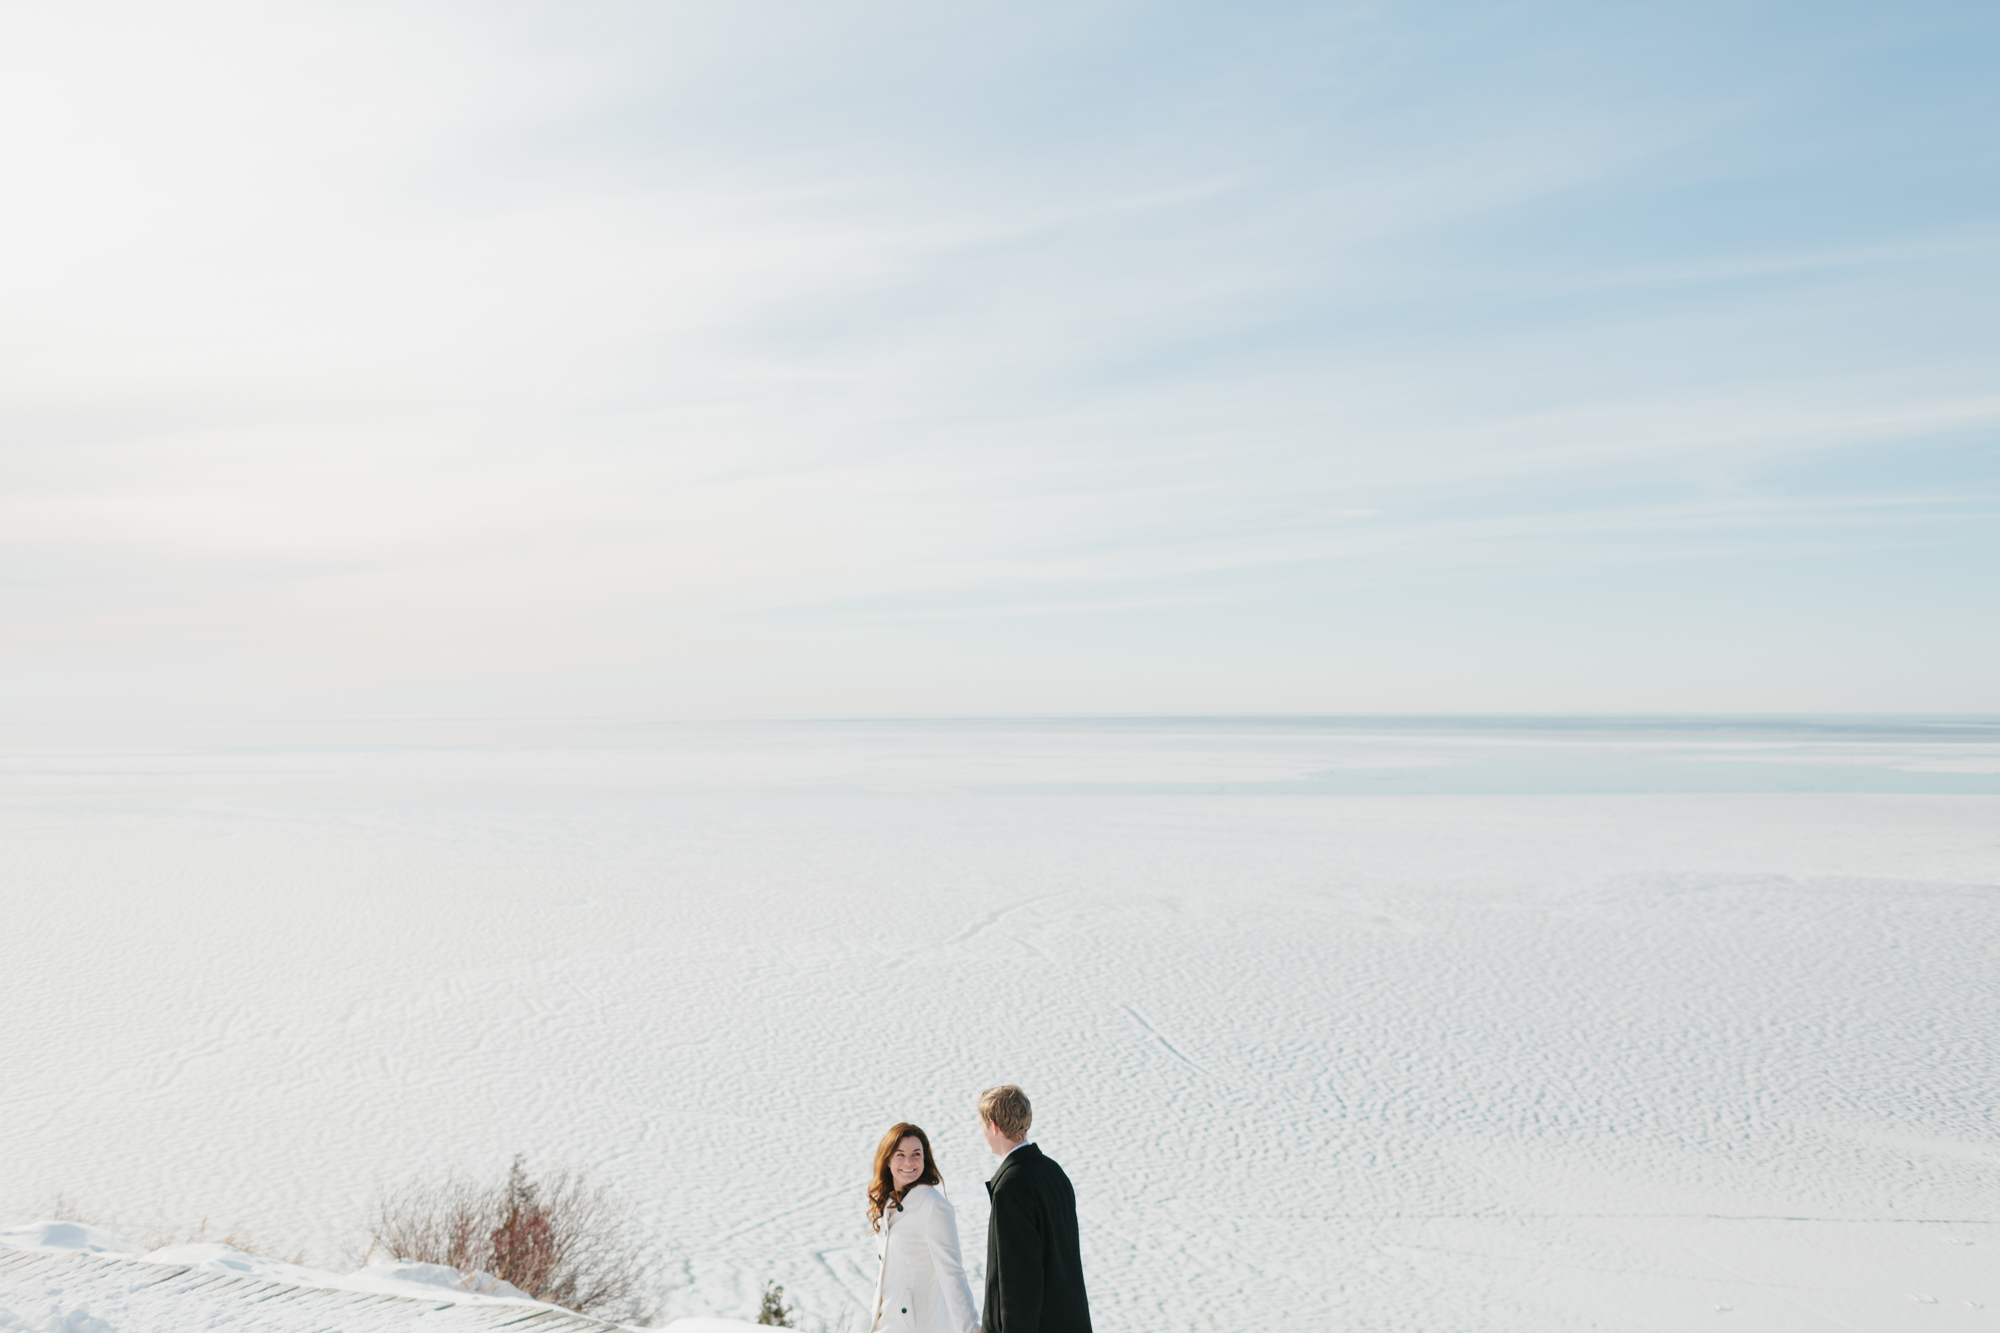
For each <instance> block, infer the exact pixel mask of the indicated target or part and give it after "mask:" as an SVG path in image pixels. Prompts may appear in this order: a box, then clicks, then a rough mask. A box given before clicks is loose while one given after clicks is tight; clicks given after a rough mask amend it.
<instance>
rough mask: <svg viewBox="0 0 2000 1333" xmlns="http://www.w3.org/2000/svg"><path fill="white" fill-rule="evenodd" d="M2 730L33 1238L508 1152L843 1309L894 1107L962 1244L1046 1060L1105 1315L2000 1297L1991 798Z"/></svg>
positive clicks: (1668, 1324)
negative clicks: (351, 749) (881, 1141)
mask: <svg viewBox="0 0 2000 1333" xmlns="http://www.w3.org/2000/svg"><path fill="white" fill-rule="evenodd" d="M746 762H747V761H746ZM10 763H11V766H10V768H9V770H8V773H7V775H6V778H5V783H6V785H5V789H4V790H5V793H6V798H7V799H6V803H5V805H4V808H0V833H3V834H4V840H0V884H4V895H5V898H4V906H5V910H6V920H7V957H8V968H7V973H8V979H9V983H10V984H9V988H8V993H9V996H10V1010H11V1012H10V1015H9V1020H8V1022H7V1023H6V1024H5V1025H4V1028H0V1068H4V1071H5V1077H4V1082H5V1108H6V1114H5V1116H4V1117H0V1161H4V1162H5V1163H7V1170H6V1172H5V1175H4V1179H0V1208H4V1209H5V1213H4V1214H0V1221H7V1220H12V1219H13V1218H25V1217H29V1216H35V1215H38V1214H39V1213H41V1212H42V1211H44V1210H45V1209H46V1206H47V1205H48V1203H49V1201H50V1200H51V1199H53V1198H55V1197H56V1196H57V1195H62V1196H64V1197H65V1198H66V1199H67V1200H69V1201H72V1202H73V1203H75V1204H76V1205H78V1206H79V1207H80V1209H81V1210H83V1211H85V1212H86V1213H94V1215H95V1220H98V1221H102V1222H105V1223H107V1224H115V1225H118V1226H121V1227H123V1228H125V1229H127V1230H129V1231H143V1230H144V1229H145V1228H146V1227H147V1226H148V1225H157V1226H159V1227H161V1228H163V1229H172V1228H179V1227H190V1228H191V1227H192V1226H193V1225H194V1224H195V1223H197V1222H199V1221H200V1220H201V1219H204V1218H206V1219H209V1220H210V1223H211V1225H212V1226H214V1227H215V1228H217V1229H220V1228H222V1227H227V1226H234V1227H239V1228H242V1229H245V1230H247V1231H248V1232H249V1233H250V1234H251V1235H252V1236H253V1238H256V1239H260V1240H262V1241H263V1243H264V1245H265V1246H266V1247H268V1249H269V1250H270V1251H271V1252H274V1253H275V1252H283V1253H286V1254H290V1253H292V1252H294V1251H296V1250H301V1249H302V1250H304V1251H305V1252H306V1254H307V1255H308V1256H310V1257H311V1258H314V1259H317V1260H318V1261H320V1262H332V1261H334V1260H336V1259H337V1258H338V1257H339V1255H340V1254H341V1252H342V1249H343V1247H346V1246H349V1245H353V1244H354V1243H355V1242H356V1241H357V1240H358V1239H359V1238H360V1228H361V1223H362V1219H363V1216H364V1214H365V1211H366V1209H367V1207H368V1205H369V1202H370V1200H371V1198H372V1197H373V1195H374V1193H375V1191H376V1190H377V1189H378V1187H380V1186H383V1185H394V1184H397V1183H400V1182H403V1181H405V1180H407V1179H409V1178H411V1177H413V1176H422V1175H427V1174H434V1173H436V1172H439V1171H442V1170H443V1169H445V1168H447V1167H456V1168H458V1169H461V1170H465V1171H473V1172H478V1173H481V1174H491V1173H495V1172H497V1171H499V1170H501V1169H504V1166H505V1163H506V1162H507V1160H508V1159H509V1158H510V1157H511V1156H512V1155H513V1154H514V1153H516V1152H523V1153H526V1154H527V1156H528V1159H529V1162H530V1164H531V1165H532V1164H535V1163H546V1164H550V1165H554V1164H557V1163H568V1164H575V1165H579V1166H582V1167H584V1168H586V1169H587V1170H589V1171H591V1172H593V1173H594V1174H596V1175H597V1176H599V1177H600V1178H603V1179H605V1180H607V1181H610V1182H612V1183H614V1184H615V1185H617V1186H618V1187H619V1188H620V1189H622V1190H623V1191H624V1192H625V1193H627V1194H628V1195H630V1196H631V1197H633V1198H634V1199H636V1200H637V1201H639V1203H640V1205H641V1206H642V1208H643V1210H644V1215H645V1217H646V1219H647V1222H648V1225H649V1226H650V1227H651V1228H652V1229H653V1230H654V1232H655V1233H656V1234H657V1235H658V1236H659V1237H660V1238H661V1240H662V1241H663V1242H664V1243H665V1244H666V1245H667V1246H668V1247H669V1248H670V1249H671V1252H672V1255H673V1260H672V1263H671V1265H670V1268H669V1271H668V1273H667V1275H666V1279H665V1285H664V1287H663V1290H662V1292H661V1296H662V1299H663V1304H664V1309H665V1312H666V1315H667V1316H669V1317H671V1316H674V1315H684V1314H685V1315H705V1314H708V1315H722V1316H730V1317H737V1318H742V1317H746V1316H748V1315H749V1314H750V1313H752V1312H753V1311H754V1310H755V1308H756V1301H757V1293H758V1290H759V1288H760V1287H761V1286H762V1284H763V1283H764V1282H765V1281H767V1280H770V1281H777V1282H780V1283H782V1284H783V1285H784V1286H785V1288H786V1290H787V1293H788V1294H789V1295H790V1296H791V1297H792V1298H794V1299H795V1300H797V1301H798V1302H799V1304H800V1305H801V1306H802V1307H803V1309H804V1311H805V1313H806V1315H807V1317H808V1319H809V1320H810V1321H821V1320H823V1321H825V1322H826V1323H827V1324H828V1325H829V1327H831V1326H834V1325H836V1324H837V1323H838V1321H839V1320H841V1319H842V1317H843V1316H845V1317H847V1318H848V1319H850V1320H852V1321H856V1323H857V1324H858V1325H859V1326H860V1327H865V1321H862V1320H861V1316H860V1307H861V1304H862V1302H863V1301H864V1300H865V1299H866V1297H867V1293H868V1291H869V1288H870V1283H871V1280H872V1273H873V1259H872V1255H871V1250H870V1247H869V1245H868V1243H867V1240H866V1238H865V1236H864V1234H863V1227H862V1214H861V1206H860V1205H861V1195H860V1190H861V1186H862V1182H863V1177H864V1174H865V1170H866V1164H867V1159H868V1154H869V1151H870V1149H871V1148H872V1146H873V1144H874V1141H875V1139H876V1138H877V1136H879V1134H880V1133H881V1132H882V1130H883V1129H884V1128H885V1127H886V1126H887V1125H888V1124H890V1123H891V1122H893V1121H895V1120H897V1119H911V1120H915V1121H917V1122H918V1123H920V1124H923V1125H925V1126H926V1127H927V1128H928V1129H929V1130H930V1131H931V1133H932V1136H933V1139H934V1141H935V1143H936V1145H937V1149H938V1155H939V1159H940V1164H941V1166H942V1168H943V1170H944V1174H945V1177H946V1181H947V1185H948V1187H949V1190H950V1193H951V1195H952V1197H953V1198H954V1199H955V1200H956V1201H957V1204H958V1208H959V1211H960V1218H961V1226H962V1231H963V1236H964V1240H965V1244H966V1246H967V1257H968V1259H969V1260H970V1261H971V1262H972V1265H973V1267H974V1269H975V1272H974V1278H975V1285H976V1284H977V1282H978V1280H979V1274H978V1272H977V1268H978V1261H979V1260H980V1259H981V1258H982V1257H983V1255H984V1247H985V1218H984V1192H983V1190H982V1189H981V1188H980V1185H979V1181H980V1180H981V1179H983V1178H984V1176H985V1175H986V1174H988V1172H989V1170H990V1167H991V1159H990V1158H989V1157H987V1156H985V1155H984V1154H983V1150H981V1148H980V1147H979V1145H978V1143H977V1140H976V1137H975V1132H974V1122H973V1110H972V1101H973V1097H974V1095H975V1094H976V1093H977V1092H978V1090H979V1089H981V1088H982V1087H985V1086H987V1085H989V1084H993V1083H997V1082H1001V1081H1018V1082H1020V1083H1021V1084H1023V1085H1025V1086H1026V1087H1027V1088H1028V1089H1029V1091H1030V1092H1031V1094H1032V1095H1033V1097H1034V1099H1035V1104H1036V1107H1037V1123H1036V1127H1035V1133H1034V1137H1035V1138H1036V1139H1037V1140H1038V1141H1039V1142H1040V1143H1041V1144H1042V1146H1043V1147H1044V1148H1045V1149H1046V1150H1047V1151H1048V1152H1049V1153H1050V1154H1051V1155H1052V1156H1054V1157H1055V1158H1057V1159H1058V1160H1059V1161H1061V1162H1062V1163H1063V1165H1064V1166H1065V1168H1066V1169H1067V1170H1068V1171H1069V1173H1070V1175H1071V1177H1072V1178H1073V1179H1074V1180H1075V1182H1076V1185H1077V1191H1078V1195H1079V1199H1080V1208H1081V1212H1082V1215H1083V1218H1082V1220H1083V1225H1084V1237H1085V1240H1084V1245H1085V1262H1086V1265H1087V1272H1088V1277H1089V1281H1090V1285H1091V1294H1092V1304H1093V1311H1094V1313H1095V1315H1096V1317H1097V1323H1098V1326H1099V1328H1100V1329H1102V1330H1104V1333H1140V1330H1162V1329H1189V1330H1211V1329H1212V1330H1219V1331H1221V1333H1233V1331H1234V1330H1245V1329H1250V1328H1258V1329H1292V1328H1297V1329H1325V1328H1330V1327H1331V1328H1365V1329H1437V1330H1470V1329H1487V1330H1511V1329H1523V1330H1525V1329H1536V1330H1552V1329H1556V1330H1559V1329H1585V1328H1618V1329H1629V1330H1650V1329H1689V1328H1697V1327H1700V1328H1708V1327H1712V1326H1716V1324H1717V1321H1718V1320H1721V1321H1724V1326H1728V1325H1729V1324H1731V1323H1733V1324H1734V1325H1735V1326H1740V1327H1745V1328H1756V1329H1759V1330H1790V1329H1800V1330H1808V1329H1812V1330H1818V1329H1830V1328H1847V1329H1856V1328H1859V1329H1886V1328H1898V1329H1901V1328H1917V1327H1922V1328H1926V1329H1929V1328H1936V1329H1959V1328H1979V1329H1992V1328H1995V1327H2000V1265H1996V1264H1995V1262H1994V1254H1995V1252H1996V1250H2000V1226H1996V1225H1995V1223H1996V1220H2000V1214H1996V1211H1995V1202H1994V1201H1995V1199H1996V1198H2000V1123H1997V1122H1996V1116H1995V1110H1994V1107H1995V1099H1994V1096H1993V1088H1994V1084H1993V1075H1994V1071H1995V1070H1996V1069H2000V982H1996V977H2000V969H1996V967H1995V966H1994V959H1995V958H1996V957H2000V800H1996V799H1995V798H1993V797H1989V796H1978V795H1969V796H1953V795H1901V796H1898V795H1815V796H1786V795H1756V794H1748V795H1745V794H1736V795H1678V796H1677V795H1642V796H1577V795H1571V796H1563V795H1547V796H1460V797H1454V796H1429V797H1384V798H1374V797H1365V796H1347V795H1336V796H1256V795H1232V796H1221V797H1202V796H1194V795H1173V796H1156V795H1117V794H1089V795H1059V794H1058V795H1051V794H1025V795H990V794H989V795H969V794H964V793H962V792H951V791H943V790H926V789H916V790H902V791H884V790H879V789H878V790H874V791H852V790H850V791H837V790H829V789H819V790H781V789H779V786H778V784H775V783H772V784H766V785H765V786H763V787H757V786H756V785H755V784H743V783H739V784H737V785H736V786H735V787H733V788H730V789H723V788H722V787H721V786H719V785H718V786H715V787H713V788H711V789H705V790H704V789H697V787H696V786H695V785H694V784H691V783H689V782H687V781H684V780H682V778H683V777H684V775H681V776H675V777H672V778H671V780H669V779H665V778H662V776H661V773H660V772H659V771H658V770H657V769H656V768H649V767H648V766H647V762H645V761H643V760H641V759H639V758H635V757H634V756H633V755H632V754H630V753H623V752H619V753H610V752H607V753H604V754H596V755H593V754H590V753H584V752H580V751H579V752H563V753H555V752H547V751H535V750H528V749H520V750H504V751H503V750H498V749H487V750H479V751H471V750H466V751H453V752H451V753H449V754H446V753H445V752H443V751H439V752H436V753H432V752H425V753H424V754H423V755H419V756H413V755H411V754H404V753H393V754H392V753H388V752H383V753H375V752H369V753H365V754H336V753H332V752H319V751H315V752H310V753H308V752H306V751H298V752H291V751H275V750H270V751H261V752H258V753H257V754H255V755H246V754H243V753H232V754H224V755H207V756H192V757H191V756H186V755H183V756H179V757H171V756H170V757H167V758H161V757H159V756H157V755H155V756H152V757H148V758H145V759H143V761H142V760H139V759H133V758H132V757H130V756H124V757H115V756H114V757H105V756H102V755H98V756H95V757H89V756H86V757H79V756H77V755H65V756H56V757H53V758H52V757H50V756H48V755H40V756H28V757H21V756H16V757H15V758H14V759H13V760H12V761H10ZM677 772H678V770H677ZM881 785H888V784H881ZM28 1313H29V1312H27V1311H16V1312H15V1314H14V1317H15V1318H16V1321H17V1324H18V1323H19V1322H20V1320H21V1319H22V1318H24V1317H26V1316H27V1315H28ZM33 1316H34V1317H35V1318H37V1319H39V1318H41V1317H42V1312H41V1311H40V1310H39V1309H37V1310H36V1311H34V1312H33ZM27 1326H29V1327H35V1326H37V1325H33V1324H29V1325H27ZM853 1326H855V1325H854V1324H851V1325H850V1327H853ZM81 1329H82V1326H81V1325H79V1333H81Z"/></svg>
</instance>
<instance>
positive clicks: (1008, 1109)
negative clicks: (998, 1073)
mask: <svg viewBox="0 0 2000 1333" xmlns="http://www.w3.org/2000/svg"><path fill="white" fill-rule="evenodd" d="M979 1118H980V1119H981V1120H983V1121H985V1122H986V1123H987V1124H989V1125H991V1126H993V1128H995V1129H997V1130H999V1131H1000V1132H1001V1133H1002V1134H1005V1135H1006V1136H1007V1137H1008V1138H1010V1139H1013V1140H1014V1141H1015V1142H1016V1143H1019V1142H1022V1141H1023V1140H1025V1139H1026V1138H1027V1137H1028V1126H1029V1125H1032V1124H1034V1123H1035V1108H1034V1107H1032V1106H1030V1105H1028V1094H1027V1093H1025V1092H1022V1091H1021V1090H1020V1089H1019V1088H1017V1087H1015V1086H1014V1085H1013V1084H1012V1083H1003V1084H1001V1085H1000V1086H999V1087H997V1088H988V1089H987V1090H986V1091H984V1092H982V1093H980V1094H979Z"/></svg>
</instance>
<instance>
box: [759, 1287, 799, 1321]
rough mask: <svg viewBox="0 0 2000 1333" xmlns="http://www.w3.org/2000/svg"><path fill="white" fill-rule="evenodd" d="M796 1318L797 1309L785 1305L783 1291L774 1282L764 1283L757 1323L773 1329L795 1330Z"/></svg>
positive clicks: (797, 1316) (797, 1314) (797, 1315)
mask: <svg viewBox="0 0 2000 1333" xmlns="http://www.w3.org/2000/svg"><path fill="white" fill-rule="evenodd" d="M798 1318H799V1311H798V1307H797V1306H794V1305H787V1304H785V1289H784V1288H783V1287H781V1286H779V1285H778V1284H777V1283H775V1282H766V1283H765V1284H764V1299H763V1303H762V1304H760V1305H759V1306H758V1307H757V1322H758V1323H760V1324H769V1325H771V1326H772V1327H774V1328H797V1327H798Z"/></svg>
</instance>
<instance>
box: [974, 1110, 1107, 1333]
mask: <svg viewBox="0 0 2000 1333" xmlns="http://www.w3.org/2000/svg"><path fill="white" fill-rule="evenodd" d="M1033 1122H1034V1110H1033V1108H1032V1107H1030V1106H1029V1105H1028V1094H1027V1093H1025V1092H1022V1091H1021V1090H1020V1089H1019V1088H1017V1087H1015V1086H1013V1085H1012V1084H1011V1083H1010V1084H1008V1085H1006V1086H1004V1087H999V1088H988V1089H987V1090H986V1091H985V1092H982V1093H980V1094H979V1132H980V1134H981V1136H982V1137H984V1138H985V1140H986V1146H987V1147H988V1148H991V1149H992V1150H993V1153H994V1155H995V1156H997V1157H998V1158H1000V1169H999V1170H998V1171H995V1172H994V1173H993V1179H991V1180H989V1181H987V1182H986V1192H987V1193H988V1194H990V1195H992V1196H993V1220H992V1222H991V1223H990V1224H989V1226H988V1227H987V1230H986V1309H985V1312H984V1313H983V1314H982V1315H981V1316H980V1322H981V1326H982V1333H1090V1301H1089V1299H1088V1298H1087V1297H1086V1296H1085V1295H1084V1292H1083V1257H1082V1255H1081V1254H1080V1253H1079V1252H1078V1246H1077V1234H1076V1191H1075V1190H1074V1189H1072V1188H1071V1187H1070V1183H1069V1177H1068V1176H1066V1175H1064V1174H1063V1169H1062V1168H1061V1167H1059V1166H1057V1165H1056V1164H1055V1163H1054V1162H1053V1161H1051V1160H1050V1159H1049V1158H1047V1157H1044V1156H1043V1155H1042V1150H1041V1149H1040V1148H1037V1147H1036V1146H1035V1145H1034V1144H1032V1143H1029V1142H1027V1137H1028V1126H1029V1125H1030V1124H1032V1123H1033Z"/></svg>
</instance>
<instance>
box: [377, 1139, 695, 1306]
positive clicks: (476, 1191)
mask: <svg viewBox="0 0 2000 1333" xmlns="http://www.w3.org/2000/svg"><path fill="white" fill-rule="evenodd" d="M369 1242H370V1243H369V1252H370V1253H371V1254H372V1253H375V1252H377V1251H386V1252H387V1253H389V1254H390V1255H393V1256H394V1257H395V1258H397V1259H401V1260H403V1261H405V1262H407V1263H425V1264H446V1265H448V1266H450V1267H452V1268H456V1269H458V1270H459V1271H460V1272H461V1273H474V1272H483V1273H490V1274H492V1275H493V1276H494V1277H497V1278H499V1279H500V1280H501V1281H502V1282H511V1283H512V1284H513V1285H515V1286H517V1287H519V1288H520V1289H521V1290H522V1291H525V1292H527V1293H528V1295H530V1296H532V1297H534V1298H535V1299H536V1300H538V1301H547V1302H548V1303H549V1304H551V1305H560V1306H562V1307H564V1308H565V1309H569V1310H574V1311H576V1312H577V1313H578V1314H592V1313H600V1312H614V1313H615V1314H616V1315H617V1316H618V1317H620V1318H623V1319H625V1320H627V1321H628V1322H631V1323H644V1322H646V1321H647V1320H648V1319H650V1318H651V1317H652V1313H651V1311H649V1310H647V1309H646V1308H645V1305H644V1298H645V1292H646V1291H647V1289H648V1288H649V1287H650V1285H651V1279H652V1275H653V1270H654V1268H655V1267H656V1266H657V1264H658V1262H659V1252H658V1250H657V1249H656V1248H655V1247H654V1246H653V1245H652V1244H650V1243H649V1242H648V1241H647V1240H646V1238H645V1237H644V1236H642V1235H641V1234H640V1232H639V1230H638V1227H637V1223H636V1218H635V1216H634V1213H633V1210H632V1208H631V1206H630V1205H629V1204H627V1203H624V1202H622V1201H620V1200H619V1199H618V1198H617V1197H616V1196H614V1195H613V1194H612V1193H611V1192H610V1191H609V1190H608V1189H606V1188H604V1187H603V1186H601V1185H592V1184H590V1183H589V1182H587V1181H586V1180H584V1178H583V1177H581V1176H579V1175H577V1174H576V1173H574V1172H571V1171H557V1172H555V1173H553V1174H551V1175H547V1176H544V1177H543V1178H542V1179H541V1180H534V1179H532V1178H530V1177H529V1175H528V1172H527V1169H526V1167H525V1166H524V1165H523V1164H522V1159H521V1157H520V1156H518V1155H516V1157H515V1158H514V1162H513V1165H511V1166H510V1167H508V1168H507V1176H506V1179H504V1180H502V1181H501V1182H500V1183H499V1184H497V1185H487V1186H482V1185H475V1184H473V1183H472V1182H471V1181H468V1180H464V1179H461V1178H459V1177H456V1176H452V1177H448V1178H446V1179H445V1180H443V1181H442V1182H436V1183H418V1184H413V1185H408V1186H405V1187H404V1188H402V1189H400V1190H396V1191H394V1192H392V1193H387V1194H384V1195H383V1196H382V1198H381V1200H380V1201H379V1202H378V1203H377V1204H376V1206H375V1214H374V1217H373V1218H372V1219H371V1220H370V1223H369Z"/></svg>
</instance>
